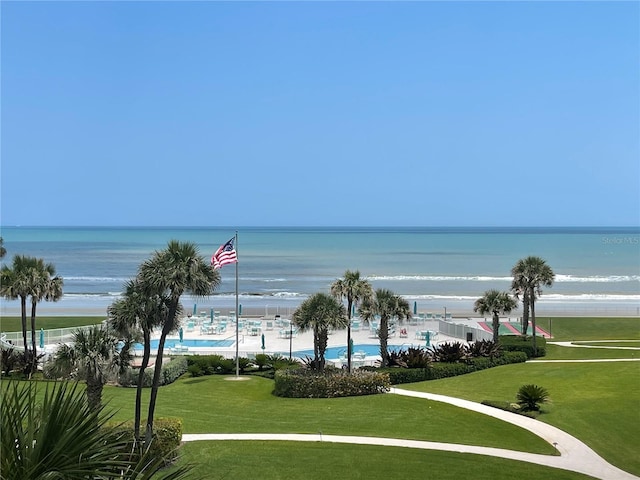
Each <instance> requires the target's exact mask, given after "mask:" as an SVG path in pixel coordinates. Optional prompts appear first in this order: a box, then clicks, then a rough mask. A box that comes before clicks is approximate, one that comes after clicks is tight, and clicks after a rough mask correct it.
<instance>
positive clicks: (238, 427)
mask: <svg viewBox="0 0 640 480" xmlns="http://www.w3.org/2000/svg"><path fill="white" fill-rule="evenodd" d="M272 390H273V381H272V380H267V379H264V378H260V377H254V378H252V379H251V380H247V381H235V380H227V379H226V378H225V377H222V376H217V375H216V376H210V377H199V378H194V379H192V378H185V379H180V380H178V381H177V382H175V383H173V384H171V385H168V386H166V387H163V388H162V389H161V390H160V393H159V395H158V405H157V410H156V417H180V418H182V420H183V425H184V433H238V432H243V433H319V432H322V433H324V434H329V435H363V436H380V437H391V438H405V439H412V440H427V441H441V442H448V443H464V444H468V445H484V446H487V447H496V448H509V449H514V450H522V451H527V452H532V453H542V454H553V453H554V449H553V447H552V446H550V445H548V444H547V443H546V442H544V441H542V440H541V439H540V438H538V437H536V436H535V435H533V434H531V433H529V432H527V431H525V430H523V429H520V428H518V427H515V426H513V425H510V424H506V423H504V422H501V421H499V420H496V419H493V418H490V417H487V416H484V415H480V414H477V413H474V412H470V411H467V410H464V409H460V408H457V407H453V406H450V405H444V404H440V403H438V402H431V401H426V400H422V399H417V398H410V397H403V396H399V395H391V394H389V395H372V396H367V397H351V398H334V399H292V398H280V397H276V396H274V395H272V393H271V392H272ZM148 393H149V392H148V391H145V402H146V397H147V395H148ZM134 396H135V390H134V389H124V388H116V387H109V388H107V389H106V390H105V392H104V398H105V399H109V405H110V407H112V408H117V409H119V412H118V414H117V416H116V419H119V420H126V419H130V418H132V417H133V402H134Z"/></svg>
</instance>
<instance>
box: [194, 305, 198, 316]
mask: <svg viewBox="0 0 640 480" xmlns="http://www.w3.org/2000/svg"><path fill="white" fill-rule="evenodd" d="M197 311H198V304H196V303H194V304H193V314H194V315H195V314H196V312H197Z"/></svg>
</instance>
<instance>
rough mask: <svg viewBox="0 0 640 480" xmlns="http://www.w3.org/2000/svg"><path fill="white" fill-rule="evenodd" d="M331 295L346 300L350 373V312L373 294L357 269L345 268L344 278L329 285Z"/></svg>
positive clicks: (348, 368)
mask: <svg viewBox="0 0 640 480" xmlns="http://www.w3.org/2000/svg"><path fill="white" fill-rule="evenodd" d="M331 295H333V296H334V297H336V298H337V299H338V300H339V301H342V300H344V299H346V300H347V318H348V320H349V323H347V370H348V371H349V373H351V354H352V353H353V352H351V312H352V311H353V308H354V306H355V305H357V304H358V303H360V302H362V301H363V300H364V299H365V298H371V297H372V296H373V288H372V287H371V284H370V283H369V282H368V281H367V280H364V279H361V278H360V272H359V271H358V270H356V271H351V270H347V271H346V272H344V278H339V279H337V280H336V281H335V282H333V284H332V285H331Z"/></svg>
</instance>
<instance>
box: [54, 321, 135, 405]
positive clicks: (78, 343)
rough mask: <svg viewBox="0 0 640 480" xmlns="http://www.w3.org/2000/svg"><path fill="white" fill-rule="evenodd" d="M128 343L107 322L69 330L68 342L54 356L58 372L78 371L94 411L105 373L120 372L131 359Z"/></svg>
mask: <svg viewBox="0 0 640 480" xmlns="http://www.w3.org/2000/svg"><path fill="white" fill-rule="evenodd" d="M131 346H132V344H131V343H130V342H125V343H124V346H123V345H122V344H121V343H120V339H119V338H118V337H117V336H116V335H114V332H113V331H112V330H110V329H109V328H108V326H107V325H102V324H100V325H93V326H91V327H89V328H84V329H82V328H79V329H77V330H76V331H75V332H74V333H73V341H72V344H71V345H67V344H63V345H61V346H60V348H58V350H56V353H55V355H54V359H53V362H54V367H55V369H56V372H57V374H58V375H68V374H70V373H72V372H74V371H78V372H79V373H80V374H81V375H84V377H85V379H86V382H87V403H88V404H89V407H90V408H92V409H94V410H99V409H100V408H101V407H102V389H103V387H104V385H105V384H106V383H107V380H108V376H109V373H112V372H117V371H122V370H124V369H125V368H126V367H127V366H129V362H130V360H131V354H130V353H131Z"/></svg>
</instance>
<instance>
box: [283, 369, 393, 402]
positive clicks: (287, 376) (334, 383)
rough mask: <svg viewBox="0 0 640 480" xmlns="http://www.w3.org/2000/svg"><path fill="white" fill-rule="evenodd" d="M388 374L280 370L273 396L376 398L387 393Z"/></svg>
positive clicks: (360, 371)
mask: <svg viewBox="0 0 640 480" xmlns="http://www.w3.org/2000/svg"><path fill="white" fill-rule="evenodd" d="M389 388H390V381H389V375H388V374H386V373H380V372H367V371H363V370H358V371H355V372H353V373H351V374H349V373H346V372H344V371H342V370H337V369H335V370H326V371H325V372H324V373H318V372H317V371H313V370H307V369H297V370H292V369H287V370H278V371H277V372H276V374H275V390H274V394H275V395H277V396H279V397H289V398H334V397H350V396H359V395H373V394H377V393H385V392H388V391H389Z"/></svg>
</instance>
